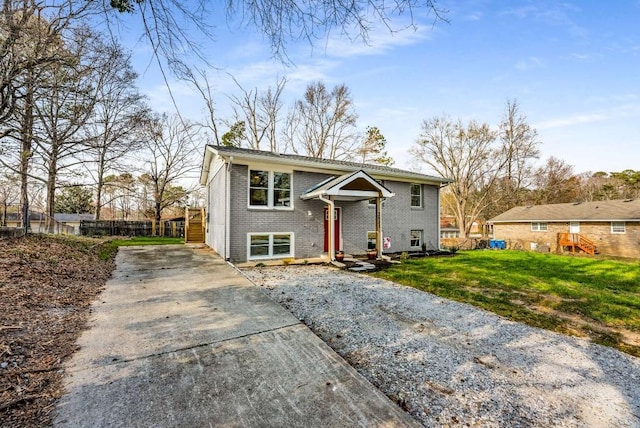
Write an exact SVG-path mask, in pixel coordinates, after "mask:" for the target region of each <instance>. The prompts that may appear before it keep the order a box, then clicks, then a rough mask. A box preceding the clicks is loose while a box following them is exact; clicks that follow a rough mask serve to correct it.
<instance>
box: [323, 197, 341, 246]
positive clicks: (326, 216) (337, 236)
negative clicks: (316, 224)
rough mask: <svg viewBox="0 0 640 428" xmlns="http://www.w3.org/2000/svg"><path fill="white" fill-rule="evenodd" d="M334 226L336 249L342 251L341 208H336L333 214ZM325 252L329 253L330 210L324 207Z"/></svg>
mask: <svg viewBox="0 0 640 428" xmlns="http://www.w3.org/2000/svg"><path fill="white" fill-rule="evenodd" d="M333 224H334V227H333V228H334V234H333V236H334V239H333V242H334V249H335V250H336V251H338V250H340V208H337V207H336V208H335V210H334V212H333ZM324 251H325V252H328V251H329V208H327V207H324Z"/></svg>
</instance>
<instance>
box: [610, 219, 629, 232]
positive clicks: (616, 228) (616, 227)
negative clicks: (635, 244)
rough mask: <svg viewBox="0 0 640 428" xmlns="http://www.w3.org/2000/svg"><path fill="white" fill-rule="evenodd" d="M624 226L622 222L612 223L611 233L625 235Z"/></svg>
mask: <svg viewBox="0 0 640 428" xmlns="http://www.w3.org/2000/svg"><path fill="white" fill-rule="evenodd" d="M626 231H627V230H626V225H625V223H624V221H612V222H611V233H625V232H626Z"/></svg>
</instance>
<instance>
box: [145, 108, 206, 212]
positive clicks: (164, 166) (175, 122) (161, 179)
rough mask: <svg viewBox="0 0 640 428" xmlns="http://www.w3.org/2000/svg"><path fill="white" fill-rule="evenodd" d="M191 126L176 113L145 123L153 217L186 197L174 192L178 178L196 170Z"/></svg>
mask: <svg viewBox="0 0 640 428" xmlns="http://www.w3.org/2000/svg"><path fill="white" fill-rule="evenodd" d="M195 130H196V128H195V126H194V125H193V124H191V123H189V122H185V121H183V120H180V118H179V117H177V116H166V115H165V116H162V117H161V118H159V119H157V120H154V121H150V122H149V123H148V124H147V138H148V139H147V142H146V149H147V151H148V155H149V158H148V160H147V161H146V172H145V175H146V182H147V183H148V186H149V187H151V188H152V197H153V206H154V217H155V219H156V221H158V222H159V221H160V218H161V215H162V211H163V210H164V209H165V208H167V207H170V206H172V205H174V204H175V203H178V202H181V201H183V200H184V199H185V196H187V197H188V189H187V190H185V192H183V193H180V192H177V191H176V190H177V188H178V187H180V183H181V180H184V179H187V178H189V174H191V173H194V172H196V171H198V170H199V168H200V164H199V162H198V161H197V159H196V155H199V153H197V150H196V148H195V146H194V144H193V141H194V139H195V135H194V134H195Z"/></svg>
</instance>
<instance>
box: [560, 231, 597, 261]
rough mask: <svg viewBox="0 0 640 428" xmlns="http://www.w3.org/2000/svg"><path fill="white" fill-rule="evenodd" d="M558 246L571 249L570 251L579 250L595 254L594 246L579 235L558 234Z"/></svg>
mask: <svg viewBox="0 0 640 428" xmlns="http://www.w3.org/2000/svg"><path fill="white" fill-rule="evenodd" d="M558 245H559V246H560V247H571V251H575V249H576V248H579V249H581V250H582V251H584V252H585V253H587V254H591V255H594V254H595V253H596V244H595V243H594V242H593V241H592V240H590V239H587V238H585V237H584V236H582V235H581V234H579V233H567V232H560V233H558Z"/></svg>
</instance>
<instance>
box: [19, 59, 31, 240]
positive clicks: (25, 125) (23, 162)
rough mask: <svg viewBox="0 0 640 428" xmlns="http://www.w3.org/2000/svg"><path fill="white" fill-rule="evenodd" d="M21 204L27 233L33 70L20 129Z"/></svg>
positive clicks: (27, 85) (29, 76)
mask: <svg viewBox="0 0 640 428" xmlns="http://www.w3.org/2000/svg"><path fill="white" fill-rule="evenodd" d="M20 139H21V140H22V141H21V150H20V205H21V207H22V208H21V212H22V227H23V229H24V233H25V234H27V233H28V232H29V229H30V228H31V224H30V221H29V175H28V174H29V161H30V160H31V157H32V156H33V153H32V151H31V148H32V147H31V145H32V140H33V72H32V70H29V71H28V75H27V82H26V88H25V97H24V116H23V117H22V129H21V131H20Z"/></svg>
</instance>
